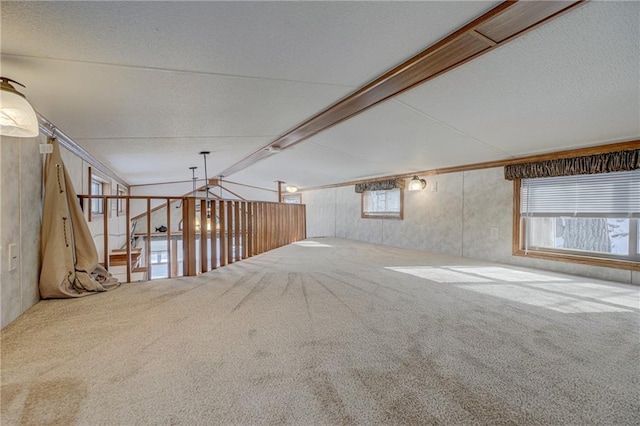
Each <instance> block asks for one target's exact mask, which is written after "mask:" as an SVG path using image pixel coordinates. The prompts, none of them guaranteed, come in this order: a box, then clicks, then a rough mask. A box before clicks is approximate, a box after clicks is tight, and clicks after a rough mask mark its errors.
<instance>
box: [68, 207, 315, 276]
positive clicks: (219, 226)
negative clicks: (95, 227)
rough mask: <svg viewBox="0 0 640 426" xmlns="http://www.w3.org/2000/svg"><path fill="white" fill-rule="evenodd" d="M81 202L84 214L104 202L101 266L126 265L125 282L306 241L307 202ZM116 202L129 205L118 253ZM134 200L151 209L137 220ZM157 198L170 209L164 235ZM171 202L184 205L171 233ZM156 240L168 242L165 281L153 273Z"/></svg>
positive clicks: (184, 272)
mask: <svg viewBox="0 0 640 426" xmlns="http://www.w3.org/2000/svg"><path fill="white" fill-rule="evenodd" d="M79 198H80V199H81V200H82V204H83V208H84V209H85V211H87V209H91V203H90V200H91V199H101V200H103V201H102V203H103V206H104V207H103V209H104V211H105V213H104V214H103V215H102V216H96V215H95V214H94V215H93V217H92V220H93V221H98V220H100V219H102V220H103V224H102V232H103V241H102V250H103V252H104V254H103V256H102V262H101V263H102V264H103V265H104V266H105V268H107V269H108V270H110V271H112V272H113V271H114V270H115V269H116V267H119V266H124V272H123V274H122V275H123V278H122V279H121V280H122V281H126V282H131V281H132V274H134V273H142V274H143V278H142V279H143V280H148V279H153V278H171V277H175V276H194V275H198V274H200V273H204V272H208V271H211V270H213V269H216V268H219V267H222V266H225V265H228V264H231V263H234V262H238V261H240V260H243V259H247V258H249V257H252V256H255V255H258V254H261V253H264V252H266V251H269V250H272V249H274V248H277V247H281V246H284V245H287V244H290V243H292V242H295V241H300V240H303V239H305V238H306V210H305V206H304V205H302V204H283V203H273V202H262V201H242V200H219V199H215V200H212V199H209V200H205V199H201V198H196V197H158V196H118V195H80V196H79ZM114 200H122V201H121V203H122V205H123V207H124V211H123V217H121V219H120V220H123V221H124V224H125V229H126V232H125V235H124V241H125V242H126V243H125V244H124V246H125V247H124V248H122V249H120V248H119V247H118V248H116V249H114V247H111V245H110V243H109V228H110V224H109V222H110V221H111V220H113V219H114V217H113V215H109V214H108V212H110V211H111V203H114V202H115V203H116V204H115V205H119V204H120V203H118V201H114ZM134 200H139V201H140V202H142V203H146V211H145V212H144V213H143V214H142V215H138V216H137V217H136V218H132V217H131V202H132V201H134ZM153 200H160V201H162V202H164V204H163V206H166V207H162V206H160V208H166V224H164V225H165V226H166V228H167V229H166V230H165V231H164V232H152V217H151V214H152V212H154V211H157V210H158V208H159V207H158V206H156V207H154V208H153V209H152V206H151V204H152V201H153ZM172 203H173V204H176V203H179V207H181V209H182V212H175V213H173V215H176V214H178V215H180V216H181V221H180V225H181V226H179V227H178V229H175V228H176V227H175V225H174V226H173V228H174V229H172V212H171V210H172V207H171V206H172ZM140 219H146V226H145V227H144V228H145V229H142V230H141V229H135V232H133V233H132V223H134V222H136V221H139V220H140ZM175 219H176V218H175V217H174V221H175ZM140 240H142V242H143V244H142V245H141V246H140ZM152 240H153V241H158V240H163V241H164V240H166V263H162V265H165V264H166V274H162V276H161V277H154V274H153V273H152V266H153V265H152V261H151V256H152V250H151V244H152ZM179 245H180V246H179ZM179 251H181V253H182V261H181V262H180V260H179V257H178V252H179ZM163 253H165V252H164V251H163ZM122 261H124V262H122ZM112 263H113V264H112ZM122 263H123V264H122Z"/></svg>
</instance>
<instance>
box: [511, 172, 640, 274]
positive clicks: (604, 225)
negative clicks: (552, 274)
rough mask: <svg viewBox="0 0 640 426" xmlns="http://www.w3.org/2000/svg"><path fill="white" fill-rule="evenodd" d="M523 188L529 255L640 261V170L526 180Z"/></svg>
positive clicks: (522, 235) (523, 242)
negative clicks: (531, 253)
mask: <svg viewBox="0 0 640 426" xmlns="http://www.w3.org/2000/svg"><path fill="white" fill-rule="evenodd" d="M518 190H519V194H517V195H519V197H520V205H519V210H520V212H519V215H518V216H519V217H518V220H519V221H520V226H519V229H520V232H519V233H518V235H516V236H515V237H516V238H517V239H518V240H517V241H516V243H517V245H518V248H519V250H520V251H522V252H524V253H525V254H528V253H530V252H533V253H534V254H535V253H541V254H544V255H547V256H549V257H553V256H556V257H558V258H561V257H562V256H567V255H569V256H572V257H584V258H599V259H611V260H613V261H615V260H618V261H632V262H637V261H638V260H640V250H639V241H640V235H639V234H638V227H639V224H638V222H639V219H638V218H639V217H640V170H636V171H631V172H615V173H604V174H595V175H578V176H563V177H550V178H538V179H523V180H522V181H521V183H520V186H519V188H518Z"/></svg>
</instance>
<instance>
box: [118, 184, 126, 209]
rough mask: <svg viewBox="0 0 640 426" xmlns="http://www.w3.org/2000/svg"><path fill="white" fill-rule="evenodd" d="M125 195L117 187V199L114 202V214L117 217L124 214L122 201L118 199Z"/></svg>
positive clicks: (121, 189)
mask: <svg viewBox="0 0 640 426" xmlns="http://www.w3.org/2000/svg"><path fill="white" fill-rule="evenodd" d="M125 195H127V194H126V192H125V191H124V189H123V188H122V187H121V186H120V185H118V199H117V201H116V213H117V215H118V216H120V214H122V213H124V201H125V200H124V199H122V198H120V197H124V196H125Z"/></svg>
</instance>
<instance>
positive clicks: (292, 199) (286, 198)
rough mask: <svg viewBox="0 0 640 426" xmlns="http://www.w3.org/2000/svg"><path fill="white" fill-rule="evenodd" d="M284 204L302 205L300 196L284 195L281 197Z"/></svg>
mask: <svg viewBox="0 0 640 426" xmlns="http://www.w3.org/2000/svg"><path fill="white" fill-rule="evenodd" d="M282 202H283V203H285V204H302V194H285V195H283V196H282Z"/></svg>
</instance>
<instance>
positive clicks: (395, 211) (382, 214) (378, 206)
mask: <svg viewBox="0 0 640 426" xmlns="http://www.w3.org/2000/svg"><path fill="white" fill-rule="evenodd" d="M403 202H404V199H403V193H402V190H401V189H400V188H395V189H387V190H380V191H364V192H363V193H362V217H363V218H376V219H380V218H384V219H402V211H403Z"/></svg>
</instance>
